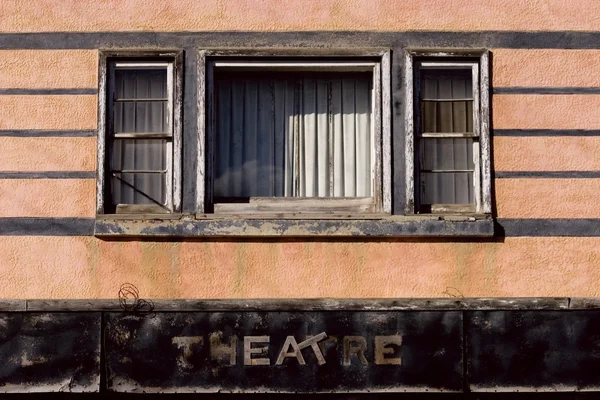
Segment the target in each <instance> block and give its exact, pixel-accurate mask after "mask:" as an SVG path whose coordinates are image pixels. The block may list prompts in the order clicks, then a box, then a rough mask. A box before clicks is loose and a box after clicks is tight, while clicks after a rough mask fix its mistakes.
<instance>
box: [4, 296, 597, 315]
mask: <svg viewBox="0 0 600 400" xmlns="http://www.w3.org/2000/svg"><path fill="white" fill-rule="evenodd" d="M127 304H128V306H126V307H123V306H122V305H121V304H120V303H119V299H89V300H86V299H56V300H54V299H31V300H26V299H23V300H21V299H19V300H10V299H8V300H0V312H92V311H94V312H97V311H114V312H119V311H123V312H129V311H132V310H133V309H135V310H136V312H140V313H143V312H148V311H152V312H168V311H177V312H180V311H189V312H194V311H198V312H226V311H455V310H456V311H482V310H527V311H535V310H592V309H600V298H585V297H573V298H570V297H490V298H481V297H478V298H386V299H334V298H321V299H206V300H204V299H152V300H135V299H130V300H128V303H127ZM127 307H129V308H127ZM136 307H137V308H136Z"/></svg>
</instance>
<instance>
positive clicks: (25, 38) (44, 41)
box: [0, 31, 600, 49]
mask: <svg viewBox="0 0 600 400" xmlns="http://www.w3.org/2000/svg"><path fill="white" fill-rule="evenodd" d="M200 46H202V47H241V46H244V47H331V48H334V47H338V48H340V47H390V48H402V47H446V48H448V47H485V48H510V49H600V32H572V31H558V32H523V31H513V32H510V31H509V32H507V31H474V32H442V31H410V32H372V31H295V32H232V31H230V32H43V33H5V34H0V49H100V48H128V47H129V48H132V47H154V48H157V47H163V48H167V47H170V48H183V47H200Z"/></svg>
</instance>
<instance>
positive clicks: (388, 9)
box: [0, 0, 600, 32]
mask: <svg viewBox="0 0 600 400" xmlns="http://www.w3.org/2000/svg"><path fill="white" fill-rule="evenodd" d="M0 15H2V18H0V32H49V31H88V32H94V31H96V32H101V31H151V30H154V31H219V30H236V31H286V30H301V31H310V30H369V31H406V30H445V31H470V30H501V31H502V30H503V31H506V30H524V31H536V30H574V31H586V30H594V29H597V27H598V15H600V3H598V2H597V1H595V0H571V1H563V0H527V1H523V0H519V1H517V0H485V1H475V0H451V1H448V0H403V1H398V0H202V1H188V0H169V1H162V0H101V1H98V0H79V1H59V0H39V1H26V0H3V1H2V2H1V3H0ZM82 16H85V17H83V18H82Z"/></svg>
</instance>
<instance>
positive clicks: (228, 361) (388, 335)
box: [105, 311, 463, 393]
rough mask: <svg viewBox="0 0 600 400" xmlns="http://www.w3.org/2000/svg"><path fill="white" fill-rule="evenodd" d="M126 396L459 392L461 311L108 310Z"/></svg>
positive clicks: (120, 387) (110, 373) (116, 376)
mask: <svg viewBox="0 0 600 400" xmlns="http://www.w3.org/2000/svg"><path fill="white" fill-rule="evenodd" d="M105 320H106V326H105V345H106V347H105V354H106V363H107V385H108V389H109V390H112V391H118V392H145V393H149V392H155V393H162V392H180V393H183V392H246V393H252V392H263V393H264V392H367V391H370V392H388V391H392V392H404V391H407V392H416V391H420V392H421V391H422V392H424V391H430V392H441V391H444V392H459V391H461V390H462V387H463V386H462V385H463V382H462V370H463V366H462V365H463V364H462V314H461V312H458V311H448V312H441V311H430V312H348V311H330V312H326V311H325V312H217V313H206V312H195V313H151V314H145V315H139V314H138V315H134V314H123V313H107V314H106V318H105Z"/></svg>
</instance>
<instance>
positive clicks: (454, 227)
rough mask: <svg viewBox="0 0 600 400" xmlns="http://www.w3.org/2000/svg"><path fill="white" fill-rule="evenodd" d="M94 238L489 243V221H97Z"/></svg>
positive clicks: (460, 218)
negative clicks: (469, 239)
mask: <svg viewBox="0 0 600 400" xmlns="http://www.w3.org/2000/svg"><path fill="white" fill-rule="evenodd" d="M94 234H95V235H96V236H98V237H116V238H118V237H164V238H167V237H239V238H247V237H264V238H268V237H281V236H285V237H323V238H325V237H327V238H351V237H370V238H378V237H379V238H392V237H425V238H427V237H438V238H452V237H488V238H491V237H493V236H494V221H493V220H492V219H489V218H483V219H477V218H475V217H467V216H447V217H431V216H428V217H412V216H411V217H405V216H402V217H400V216H398V217H389V216H386V217H381V218H379V219H376V218H372V219H292V218H286V219H284V218H281V219H276V218H274V219H250V218H204V219H202V218H198V219H192V218H190V219H185V218H181V219H169V220H163V219H142V218H139V219H133V218H131V219H130V218H119V219H117V218H115V219H109V218H102V219H100V218H98V219H97V220H96V223H95V226H94Z"/></svg>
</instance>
